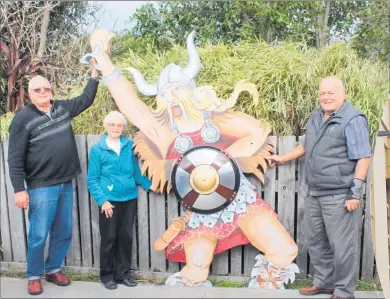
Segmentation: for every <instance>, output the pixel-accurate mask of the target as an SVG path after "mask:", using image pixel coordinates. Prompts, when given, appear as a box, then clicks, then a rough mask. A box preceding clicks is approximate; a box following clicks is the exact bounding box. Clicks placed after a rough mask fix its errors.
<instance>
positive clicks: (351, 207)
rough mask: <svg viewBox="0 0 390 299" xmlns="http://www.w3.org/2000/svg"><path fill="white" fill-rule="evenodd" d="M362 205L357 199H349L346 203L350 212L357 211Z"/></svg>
mask: <svg viewBox="0 0 390 299" xmlns="http://www.w3.org/2000/svg"><path fill="white" fill-rule="evenodd" d="M359 205H360V200H357V199H348V200H347V201H346V202H345V207H346V208H347V210H348V212H352V211H353V210H356V209H357V208H358V207H359Z"/></svg>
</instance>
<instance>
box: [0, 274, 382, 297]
mask: <svg viewBox="0 0 390 299" xmlns="http://www.w3.org/2000/svg"><path fill="white" fill-rule="evenodd" d="M66 274H67V275H68V276H69V278H70V279H71V280H73V281H88V282H100V277H99V275H95V274H93V273H87V274H77V273H73V272H72V271H69V270H68V271H67V272H66ZM0 275H1V276H7V277H13V278H25V277H26V276H25V273H24V272H21V271H19V270H17V269H11V271H10V272H1V273H0ZM210 281H211V283H212V284H213V286H214V287H216V288H246V287H247V283H243V282H234V281H228V280H218V281H214V280H210ZM137 282H138V283H148V284H154V285H163V284H164V281H162V280H150V279H137ZM311 284H312V280H311V279H310V278H308V279H297V280H295V281H294V283H292V284H289V285H288V286H287V287H286V288H287V289H290V290H298V289H300V288H303V287H307V286H310V285H311ZM356 290H357V291H370V292H373V291H382V288H381V285H380V284H376V283H372V282H364V281H361V280H358V283H357V287H356Z"/></svg>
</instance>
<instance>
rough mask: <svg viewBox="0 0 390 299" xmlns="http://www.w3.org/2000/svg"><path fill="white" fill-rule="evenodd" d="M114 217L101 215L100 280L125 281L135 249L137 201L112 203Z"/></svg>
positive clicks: (104, 281)
mask: <svg viewBox="0 0 390 299" xmlns="http://www.w3.org/2000/svg"><path fill="white" fill-rule="evenodd" d="M111 204H112V205H113V206H114V208H113V215H112V217H111V218H107V217H106V215H105V213H101V209H100V213H99V228H100V236H101V243H100V279H101V281H102V282H103V283H106V282H108V281H110V280H123V279H125V278H127V275H128V272H129V271H130V265H131V256H132V248H133V224H134V218H135V214H136V212H137V200H136V199H133V200H128V201H125V202H111Z"/></svg>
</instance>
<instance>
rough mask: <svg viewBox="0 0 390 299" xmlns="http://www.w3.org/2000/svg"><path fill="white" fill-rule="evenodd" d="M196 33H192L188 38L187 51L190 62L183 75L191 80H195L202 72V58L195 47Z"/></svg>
mask: <svg viewBox="0 0 390 299" xmlns="http://www.w3.org/2000/svg"><path fill="white" fill-rule="evenodd" d="M194 38H195V31H192V32H191V33H190V34H189V35H188V37H187V51H188V56H189V57H190V61H189V63H188V65H187V66H186V67H185V68H184V69H183V74H184V75H185V76H186V77H187V78H188V79H189V80H193V79H194V78H195V77H196V76H197V75H198V74H199V72H200V58H199V55H198V52H196V48H195V45H194Z"/></svg>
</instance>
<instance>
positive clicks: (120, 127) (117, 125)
mask: <svg viewBox="0 0 390 299" xmlns="http://www.w3.org/2000/svg"><path fill="white" fill-rule="evenodd" d="M108 126H109V127H110V128H118V129H122V128H123V127H124V125H122V124H108Z"/></svg>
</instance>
